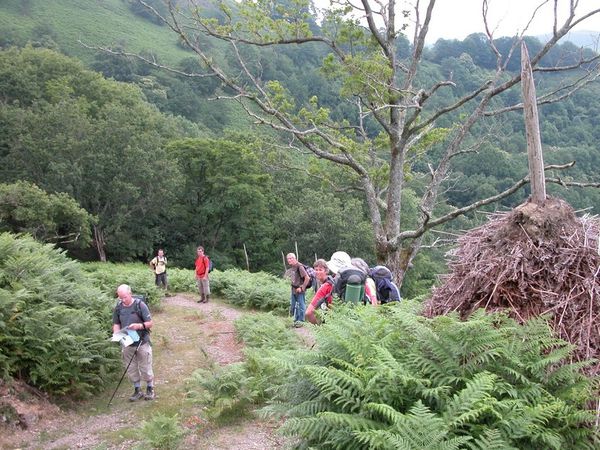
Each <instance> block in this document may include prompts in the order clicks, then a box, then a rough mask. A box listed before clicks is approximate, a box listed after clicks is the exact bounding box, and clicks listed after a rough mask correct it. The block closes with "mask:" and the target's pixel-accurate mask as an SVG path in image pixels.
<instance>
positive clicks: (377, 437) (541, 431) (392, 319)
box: [278, 304, 593, 449]
mask: <svg viewBox="0 0 600 450" xmlns="http://www.w3.org/2000/svg"><path fill="white" fill-rule="evenodd" d="M408 308H410V305H408V304H404V305H402V306H401V307H395V308H388V307H384V308H379V309H377V310H375V309H372V308H365V309H355V310H346V311H340V312H339V313H336V314H333V315H332V316H330V317H328V321H327V324H326V326H323V327H321V328H319V329H318V332H317V345H316V346H315V349H316V351H315V353H314V356H313V357H312V360H313V362H312V363H308V364H307V363H305V364H304V365H302V364H298V366H297V368H296V370H292V371H291V372H290V376H289V378H288V379H287V382H286V383H287V384H286V387H285V388H284V389H283V390H282V392H286V390H287V394H286V395H287V396H284V397H282V398H280V400H282V403H281V404H280V405H279V406H278V408H279V409H280V410H281V411H285V412H286V413H287V414H289V415H290V416H291V417H292V418H291V419H290V420H288V421H287V422H286V423H285V424H284V427H283V430H284V432H285V433H287V434H289V435H293V436H297V437H300V438H301V439H302V442H303V444H302V446H308V447H312V448H340V449H346V448H365V449H366V448H382V449H384V448H385V449H393V448H407V449H409V448H465V445H466V444H467V443H468V444H469V448H481V449H485V448H519V449H539V448H554V449H568V448H573V449H574V448H593V441H592V435H593V432H592V430H591V428H587V426H589V425H590V424H591V421H592V419H593V414H592V413H591V412H590V411H586V410H585V404H586V401H589V400H590V399H591V398H592V389H591V382H590V380H588V379H586V378H585V377H584V376H582V375H581V374H580V373H579V372H578V368H579V366H578V365H569V364H565V365H562V366H560V364H564V363H566V361H567V360H566V358H567V357H568V354H569V351H570V348H569V347H568V346H567V345H566V344H565V343H564V342H561V341H559V340H557V339H555V338H553V337H551V333H550V331H549V328H548V327H547V325H546V324H545V323H544V321H543V320H534V321H531V322H529V323H528V324H526V325H525V326H520V325H518V324H516V323H515V322H514V321H512V320H511V319H508V318H506V317H505V316H501V315H491V316H485V315H483V314H478V315H477V316H475V317H473V318H472V319H471V320H469V321H466V322H460V321H458V320H457V319H456V318H453V317H438V318H436V319H433V320H430V319H425V318H423V317H420V316H417V315H415V314H414V313H413V312H411V311H409V310H408ZM338 311H339V309H338ZM559 366H560V368H559ZM298 380H302V381H301V382H298ZM299 384H300V386H299Z"/></svg>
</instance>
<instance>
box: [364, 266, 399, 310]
mask: <svg viewBox="0 0 600 450" xmlns="http://www.w3.org/2000/svg"><path fill="white" fill-rule="evenodd" d="M369 274H370V275H371V278H373V281H375V286H376V291H377V299H378V300H379V302H380V303H382V304H385V303H390V302H399V301H400V300H402V297H401V296H400V289H398V286H396V283H394V281H393V277H392V271H391V270H390V269H388V268H387V267H385V266H375V267H373V268H372V269H371V271H370V272H369Z"/></svg>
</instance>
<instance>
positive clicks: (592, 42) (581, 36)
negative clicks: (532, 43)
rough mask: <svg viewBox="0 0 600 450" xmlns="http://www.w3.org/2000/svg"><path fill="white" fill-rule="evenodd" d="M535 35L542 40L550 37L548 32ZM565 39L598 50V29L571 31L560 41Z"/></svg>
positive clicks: (544, 40)
mask: <svg viewBox="0 0 600 450" xmlns="http://www.w3.org/2000/svg"><path fill="white" fill-rule="evenodd" d="M536 37H537V38H538V39H539V40H540V41H542V42H547V41H548V39H550V35H549V34H542V35H539V36H536ZM566 41H569V42H571V43H573V44H575V45H576V46H577V47H586V48H589V49H592V50H594V51H596V53H597V52H598V50H600V31H591V30H584V31H571V32H570V33H569V34H567V35H566V36H565V37H564V38H562V39H561V42H562V43H564V42H566Z"/></svg>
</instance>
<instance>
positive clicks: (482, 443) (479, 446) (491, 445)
mask: <svg viewBox="0 0 600 450" xmlns="http://www.w3.org/2000/svg"><path fill="white" fill-rule="evenodd" d="M467 446H468V448H469V449H471V450H517V447H513V446H512V445H509V443H508V442H507V441H506V440H505V439H503V438H502V433H500V431H499V430H496V429H493V428H491V429H487V430H486V431H485V432H484V433H483V435H482V436H480V437H478V438H477V439H475V441H474V442H469V443H467Z"/></svg>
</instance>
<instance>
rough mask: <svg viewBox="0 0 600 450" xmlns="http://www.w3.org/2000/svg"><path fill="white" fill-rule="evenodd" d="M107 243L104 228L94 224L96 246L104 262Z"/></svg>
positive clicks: (99, 256)
mask: <svg viewBox="0 0 600 450" xmlns="http://www.w3.org/2000/svg"><path fill="white" fill-rule="evenodd" d="M105 245H106V243H105V241H104V230H102V229H101V228H100V226H99V225H94V247H96V251H97V252H98V258H99V259H100V261H102V262H106V250H105Z"/></svg>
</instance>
